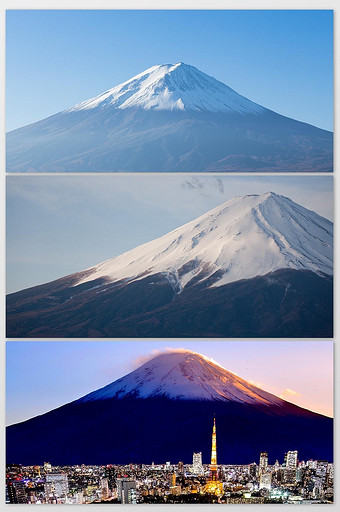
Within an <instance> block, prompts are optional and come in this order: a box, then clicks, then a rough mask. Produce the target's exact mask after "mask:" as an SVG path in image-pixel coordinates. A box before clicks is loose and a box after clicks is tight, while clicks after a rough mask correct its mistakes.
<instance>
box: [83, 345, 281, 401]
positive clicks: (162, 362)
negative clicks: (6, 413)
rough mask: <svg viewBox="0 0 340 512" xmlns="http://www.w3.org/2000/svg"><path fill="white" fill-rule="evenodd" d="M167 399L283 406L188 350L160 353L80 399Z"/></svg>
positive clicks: (264, 392)
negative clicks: (163, 397)
mask: <svg viewBox="0 0 340 512" xmlns="http://www.w3.org/2000/svg"><path fill="white" fill-rule="evenodd" d="M126 396H133V397H137V398H150V397H162V396H165V397H167V398H171V399H179V400H222V401H233V402H241V403H247V404H262V405H271V404H275V405H283V404H284V403H285V401H284V400H282V399H280V398H278V397H276V396H275V395H272V394H271V393H267V392H266V391H263V390H262V389H260V388H257V387H256V386H253V385H252V384H250V383H249V382H247V381H245V380H244V379H241V378H240V377H238V376H237V375H235V374H233V373H232V372H230V371H228V370H226V369H225V368H223V367H222V366H220V365H218V364H217V363H215V362H213V361H212V360H211V359H209V358H207V357H205V356H203V355H201V354H198V353H196V352H191V351H189V350H181V349H179V350H178V351H176V350H175V351H170V352H166V353H161V354H160V355H158V356H156V357H154V358H153V359H151V360H150V361H148V362H147V363H145V364H143V365H142V366H140V367H139V368H137V369H136V370H134V371H133V372H131V373H129V374H128V375H125V376H124V377H122V378H121V379H118V380H116V381H115V382H113V383H111V384H109V385H107V386H105V387H103V388H101V389H99V390H97V391H94V392H92V393H90V394H88V395H86V396H85V397H83V398H81V399H79V400H78V401H80V402H87V401H92V400H103V399H108V398H119V399H120V398H124V397H126Z"/></svg>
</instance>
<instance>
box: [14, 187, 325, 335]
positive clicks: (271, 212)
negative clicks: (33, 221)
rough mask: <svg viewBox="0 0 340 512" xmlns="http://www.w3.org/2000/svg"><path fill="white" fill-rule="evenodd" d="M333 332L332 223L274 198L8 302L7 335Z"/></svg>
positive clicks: (234, 208)
mask: <svg viewBox="0 0 340 512" xmlns="http://www.w3.org/2000/svg"><path fill="white" fill-rule="evenodd" d="M332 333H333V225H332V223H331V222H330V221H328V220H327V219H324V218H322V217H320V216H319V215H317V214H316V213H314V212H312V211H310V210H307V209H306V208H304V207H302V206H300V205H298V204H296V203H294V202H293V201H291V200H290V199H288V198H286V197H283V196H280V195H277V194H274V193H271V192H270V193H267V194H261V195H249V196H245V197H236V198H234V199H231V200H230V201H228V202H226V203H224V204H222V205H221V206H219V207H217V208H215V209H213V210H211V211H210V212H208V213H206V214H204V215H202V216H201V217H199V218H198V219H195V220H193V221H191V222H189V223H187V224H185V225H184V226H181V227H179V228H178V229H175V230H174V231H172V232H170V233H168V234H166V235H164V236H162V237H161V238H158V239H156V240H153V241H151V242H148V243H146V244H144V245H141V246H139V247H137V248H135V249H132V250H130V251H128V252H126V253H125V254H122V255H120V256H117V257H115V258H113V259H111V260H108V261H106V262H104V263H101V264H99V265H96V266H94V267H91V268H89V269H86V270H83V271H82V272H78V273H76V274H72V275H70V276H66V277H63V278H61V279H58V280H56V281H53V282H51V283H47V284H44V285H40V286H36V287H33V288H29V289H27V290H23V291H20V292H17V293H13V294H11V295H9V296H8V297H7V336H8V337H46V336H47V337H50V336H51V337H60V338H63V337H88V336H89V337H100V336H105V337H106V336H108V337H158V336H161V337H193V336H195V337H206V336H208V337H255V336H261V337H267V336H270V337H329V336H332Z"/></svg>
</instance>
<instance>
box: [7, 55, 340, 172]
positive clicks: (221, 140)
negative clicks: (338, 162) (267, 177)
mask: <svg viewBox="0 0 340 512" xmlns="http://www.w3.org/2000/svg"><path fill="white" fill-rule="evenodd" d="M332 170H333V134H332V133H331V132H328V131H326V130H321V129H319V128H316V127H314V126H311V125H308V124H306V123H302V122H299V121H295V120H293V119H289V118H287V117H284V116H281V115H279V114H277V113H275V112H273V111H271V110H268V109H266V108H264V107H262V106H260V105H258V104H256V103H254V102H252V101H250V100H248V99H247V98H245V97H243V96H241V95H240V94H238V93H237V92H235V91H234V90H233V89H231V88H230V87H228V86H227V85H225V84H223V83H222V82H219V81H218V80H216V79H215V78H212V77H211V76H209V75H207V74H205V73H203V72H202V71H199V70H198V69H196V68H195V67H193V66H190V65H187V64H183V63H178V64H175V65H172V64H166V65H159V66H153V67H151V68H149V69H147V70H146V71H144V72H143V73H140V74H139V75H136V76H134V77H133V78H131V79H130V80H127V81H126V82H124V83H122V84H120V85H117V86H116V87H113V88H112V89H110V90H108V91H106V92H104V93H103V94H100V95H99V96H97V97H95V98H92V99H89V100H87V101H83V102H82V103H79V104H78V105H75V106H74V107H71V108H68V109H66V110H64V111H63V112H60V113H58V114H55V115H53V116H50V117H48V118H46V119H43V120H41V121H38V122H36V123H33V124H30V125H28V126H24V127H22V128H18V129H16V130H13V131H11V132H9V133H8V134H7V171H10V172H86V171H89V172H91V171H92V172H93V171H135V172H138V171H150V172H161V171H185V172H190V171H193V172H197V171H231V172H232V171H237V172H243V171H246V172H249V171H250V172H251V171H261V172H273V171H287V172H296V171H299V172H304V171H308V172H314V171H315V172H331V171H332Z"/></svg>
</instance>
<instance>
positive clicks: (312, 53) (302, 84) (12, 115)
mask: <svg viewBox="0 0 340 512" xmlns="http://www.w3.org/2000/svg"><path fill="white" fill-rule="evenodd" d="M332 20H333V13H332V11H330V10H329V11H326V10H323V11H321V10H318V11H317V10H314V11H313V10H286V11H282V10H277V11H275V10H271V11H268V10H267V11H266V10H261V11H260V10H258V11H256V10H255V11H254V10H243V11H242V10H241V11H240V10H232V11H228V10H219V11H209V10H195V11H190V10H182V11H181V10H172V11H170V10H164V11H157V10H150V11H145V10H144V11H143V10H140V11H136V10H131V11H124V10H119V11H114V10H112V11H95V10H94V11H93V10H92V11H91V10H89V11H85V10H84V11H79V10H78V11H77V10H73V11H65V10H60V11H55V10H51V11H46V10H36V11H32V10H26V11H12V10H9V11H7V30H6V35H7V74H6V75H7V117H6V121H7V129H8V130H12V129H14V128H17V127H19V126H23V125H26V124H29V123H32V122H34V121H37V120H39V119H42V118H44V117H47V116H48V115H52V114H55V113H57V112H59V111H61V110H63V109H66V108H68V107H70V106H72V105H74V104H76V103H79V102H80V101H83V100H86V99H88V98H91V97H93V96H96V95H97V94H99V93H101V92H103V91H105V90H107V89H109V88H111V87H113V86H115V85H117V84H119V83H121V82H123V81H125V80H127V79H129V78H130V77H131V76H134V75H136V74H137V73H140V72H141V71H143V70H144V69H147V68H149V67H151V66H154V65H157V64H166V63H172V64H175V63H176V62H186V63H187V64H191V65H193V66H196V67H198V68H199V69H202V71H204V72H206V73H208V74H210V75H213V76H215V77H216V78H217V79H218V80H221V81H222V82H225V83H226V84H227V85H229V86H230V87H231V88H233V89H235V90H237V91H238V92H239V93H240V94H242V95H244V96H246V97H249V98H250V99H251V100H253V101H255V102H257V103H260V104H262V105H263V106H265V107H267V108H269V109H272V110H274V111H276V112H278V113H280V114H283V115H285V116H288V117H293V118H294V119H298V120H301V121H304V122H307V123H311V124H314V125H316V126H318V127H320V128H324V129H327V130H332V129H333V28H332ZM32 34H34V37H32ZM61 34H62V37H60V35H61ZM155 43H156V44H155ZM117 45H118V46H119V47H120V49H121V50H120V52H112V48H116V47H117ZM136 48H138V51H136ZM60 55H63V58H62V59H61V58H60ZM292 56H293V57H292ZM241 64H242V65H241ZM23 83H25V92H26V94H25V95H23V94H22V84H23ZM27 97H29V98H30V101H29V103H28V102H27Z"/></svg>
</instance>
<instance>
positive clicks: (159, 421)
mask: <svg viewBox="0 0 340 512" xmlns="http://www.w3.org/2000/svg"><path fill="white" fill-rule="evenodd" d="M240 355H241V354H240ZM241 357H242V355H241ZM214 416H216V424H217V451H218V459H219V461H220V463H225V464H228V463H230V464H249V463H250V462H252V461H254V460H258V457H259V453H260V452H261V451H263V450H264V449H266V450H267V451H268V452H269V456H270V458H271V459H272V458H273V460H275V458H279V459H280V460H283V456H284V453H285V452H287V451H288V450H289V449H291V448H294V449H295V450H298V451H299V456H301V457H302V458H306V459H311V458H315V459H326V460H329V461H331V460H332V447H333V443H332V439H333V438H332V419H331V418H327V417H325V416H321V415H319V414H316V413H313V412H311V411H308V410H306V409H302V408H300V407H297V406H296V405H293V404H291V403H289V402H286V401H284V400H281V399H280V398H278V397H276V396H274V395H271V394H270V393H267V392H265V391H263V390H261V389H259V388H257V387H255V386H253V385H251V384H250V383H248V382H246V381H245V380H243V379H241V378H239V377H237V376H236V375H234V374H232V373H231V372H229V371H227V370H225V369H224V368H222V367H221V366H219V365H218V364H216V363H215V362H213V361H212V360H210V359H209V358H207V357H206V356H202V355H200V354H197V353H194V352H191V351H186V350H180V351H177V352H168V353H161V354H160V355H158V356H156V357H154V358H153V359H151V360H150V361H149V362H147V363H145V364H143V365H142V366H141V367H139V368H137V369H136V370H135V371H134V372H132V373H130V374H128V375H126V376H125V377H123V378H122V379H119V380H117V381H116V382H114V383H112V384H110V385H109V386H106V387H104V388H103V389H101V390H98V391H95V392H93V393H90V394H89V395H86V396H85V397H83V398H80V399H79V400H75V401H74V402H71V403H68V404H66V405H63V406H61V407H59V408H58V409H54V410H53V411H50V412H47V413H45V414H42V415H40V416H37V417H35V418H31V419H29V420H27V421H24V422H22V423H18V424H16V425H11V426H10V427H8V428H7V434H6V441H7V447H6V448H7V449H6V456H7V462H8V463H13V462H16V463H21V464H24V465H34V464H41V463H42V462H43V461H44V460H48V461H50V462H51V463H52V464H55V465H57V464H63V465H66V464H68V465H70V464H82V463H85V464H101V465H103V464H128V463H139V464H143V463H144V464H150V463H151V462H152V461H154V462H155V463H164V462H165V461H167V460H170V461H171V462H173V463H177V462H178V461H179V460H182V461H184V462H185V463H190V462H191V461H192V453H193V451H202V452H203V461H204V462H206V463H207V462H209V460H210V453H211V428H212V420H213V417H214ZM51 439H52V440H53V442H51Z"/></svg>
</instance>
